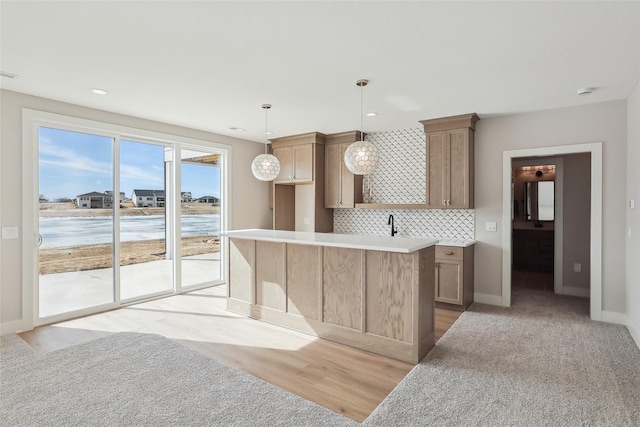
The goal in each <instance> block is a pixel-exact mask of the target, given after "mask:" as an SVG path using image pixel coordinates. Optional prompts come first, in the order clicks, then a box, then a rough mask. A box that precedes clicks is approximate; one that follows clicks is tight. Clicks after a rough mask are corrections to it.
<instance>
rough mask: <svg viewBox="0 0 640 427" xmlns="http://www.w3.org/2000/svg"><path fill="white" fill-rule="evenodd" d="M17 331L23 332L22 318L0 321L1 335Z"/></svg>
mask: <svg viewBox="0 0 640 427" xmlns="http://www.w3.org/2000/svg"><path fill="white" fill-rule="evenodd" d="M16 332H22V320H14V321H13V322H5V323H0V335H8V334H13V333H16Z"/></svg>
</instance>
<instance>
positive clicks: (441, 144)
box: [421, 113, 479, 209]
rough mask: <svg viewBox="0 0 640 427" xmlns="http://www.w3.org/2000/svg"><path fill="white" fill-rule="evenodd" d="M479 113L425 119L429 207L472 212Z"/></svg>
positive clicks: (427, 198)
mask: <svg viewBox="0 0 640 427" xmlns="http://www.w3.org/2000/svg"><path fill="white" fill-rule="evenodd" d="M478 120H479V117H478V116H477V115H476V114H475V113H472V114H465V115H461V116H453V117H445V118H441V119H433V120H423V121H421V123H422V124H423V125H424V130H425V133H426V141H427V177H426V179H427V197H426V204H427V206H426V207H427V208H446V209H471V208H473V203H474V197H473V196H474V194H473V193H474V187H473V174H474V150H473V148H474V134H475V124H476V122H477V121H478Z"/></svg>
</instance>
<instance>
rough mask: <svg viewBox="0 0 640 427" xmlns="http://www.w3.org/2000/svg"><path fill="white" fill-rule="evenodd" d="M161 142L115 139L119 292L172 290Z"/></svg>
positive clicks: (132, 295) (135, 295) (139, 293)
mask: <svg viewBox="0 0 640 427" xmlns="http://www.w3.org/2000/svg"><path fill="white" fill-rule="evenodd" d="M164 153H165V147H163V146H159V145H153V144H145V143H140V142H133V141H121V142H120V191H121V194H120V200H121V201H120V298H121V299H122V300H130V299H133V298H140V297H143V296H146V295H153V294H158V293H163V292H170V291H172V290H173V264H172V259H173V256H172V253H171V241H170V240H169V239H168V235H169V233H168V232H167V231H168V229H167V215H166V206H165V192H166V188H167V187H166V184H165V156H164Z"/></svg>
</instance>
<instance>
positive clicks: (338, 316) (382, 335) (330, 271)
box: [227, 232, 435, 363]
mask: <svg viewBox="0 0 640 427" xmlns="http://www.w3.org/2000/svg"><path fill="white" fill-rule="evenodd" d="M233 233H234V232H229V237H230V239H229V287H228V291H227V292H228V298H227V309H228V310H230V311H233V312H236V313H239V314H243V315H246V316H249V317H252V318H255V319H259V320H263V321H267V322H270V323H274V324H276V325H280V326H284V327H287V328H291V329H294V330H297V331H301V332H304V333H308V334H312V335H315V336H318V337H320V338H324V339H328V340H332V341H335V342H338V343H341V344H345V345H349V346H352V347H356V348H359V349H362V350H366V351H371V352H373V353H377V354H381V355H384V356H388V357H392V358H395V359H398V360H402V361H405V362H409V363H418V362H419V361H420V360H421V359H422V358H423V357H424V356H425V355H426V354H427V353H428V352H429V350H430V349H431V348H432V347H433V345H434V342H435V333H434V293H435V288H434V286H435V283H434V282H435V279H434V268H435V246H433V245H431V246H427V247H423V248H420V249H417V250H413V251H411V252H405V253H403V252H397V251H382V250H370V249H365V248H354V247H336V246H326V245H323V244H322V243H319V244H318V243H316V244H298V243H290V242H283V241H265V240H259V239H249V238H246V237H243V238H233V237H232V235H233ZM434 244H435V242H434Z"/></svg>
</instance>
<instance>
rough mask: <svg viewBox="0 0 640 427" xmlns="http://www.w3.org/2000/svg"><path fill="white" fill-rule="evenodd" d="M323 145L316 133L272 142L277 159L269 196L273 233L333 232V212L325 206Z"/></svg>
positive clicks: (322, 137)
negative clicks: (276, 231) (271, 207)
mask: <svg viewBox="0 0 640 427" xmlns="http://www.w3.org/2000/svg"><path fill="white" fill-rule="evenodd" d="M324 144H325V135H324V134H322V133H319V132H310V133H306V134H302V135H293V136H286V137H282V138H275V139H272V140H271V149H272V150H273V154H274V155H275V156H276V157H278V160H280V175H279V176H278V178H276V180H275V181H274V182H273V184H272V197H271V201H272V205H273V228H274V229H275V230H289V231H308V232H315V231H319V232H327V233H328V232H331V231H333V211H332V210H331V209H327V208H325V207H324V196H325V191H324V184H325V179H324V169H325V150H324Z"/></svg>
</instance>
